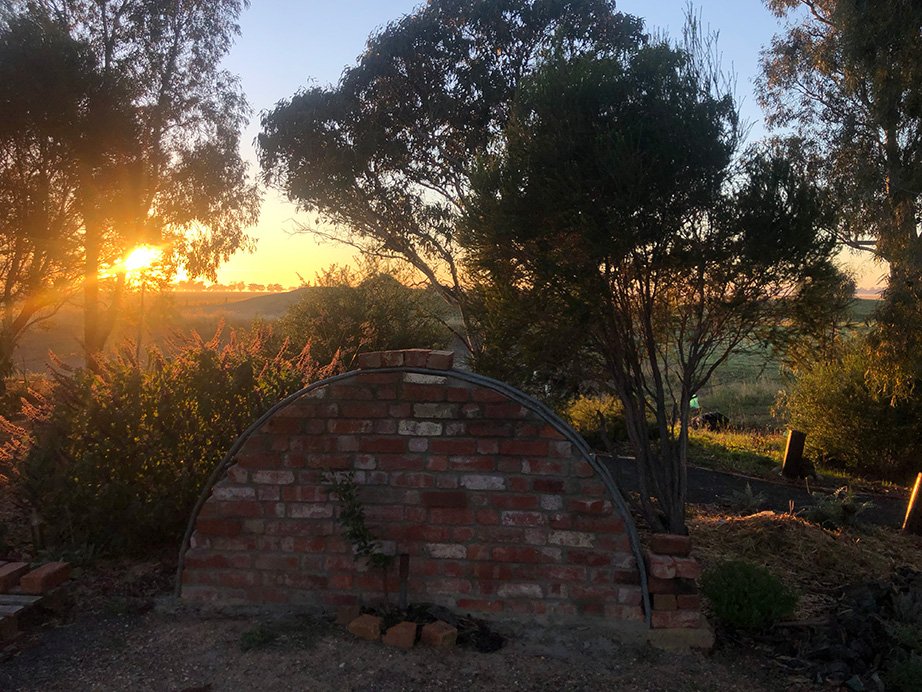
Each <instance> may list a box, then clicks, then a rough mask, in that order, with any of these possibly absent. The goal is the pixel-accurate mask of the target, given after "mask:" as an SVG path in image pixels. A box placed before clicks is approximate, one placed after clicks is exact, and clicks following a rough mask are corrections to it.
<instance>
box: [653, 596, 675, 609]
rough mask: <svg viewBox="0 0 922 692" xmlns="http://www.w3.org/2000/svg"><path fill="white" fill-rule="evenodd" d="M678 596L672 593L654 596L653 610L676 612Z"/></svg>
mask: <svg viewBox="0 0 922 692" xmlns="http://www.w3.org/2000/svg"><path fill="white" fill-rule="evenodd" d="M677 608H678V605H677V604H676V596H675V594H671V593H657V594H653V610H676V609H677Z"/></svg>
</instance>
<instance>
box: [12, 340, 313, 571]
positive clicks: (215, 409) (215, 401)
mask: <svg viewBox="0 0 922 692" xmlns="http://www.w3.org/2000/svg"><path fill="white" fill-rule="evenodd" d="M219 336H220V335H219V334H216V335H215V337H214V338H213V339H212V340H211V341H208V342H205V341H203V340H202V339H201V338H195V339H193V340H191V341H189V342H187V343H185V344H182V345H179V346H178V347H177V351H176V354H175V355H174V356H172V357H164V356H163V355H161V354H160V353H159V352H155V351H152V352H151V353H150V358H149V365H147V366H146V367H141V366H139V365H138V363H137V362H136V361H135V360H134V358H133V356H132V355H131V352H130V351H131V350H130V349H126V350H125V351H123V352H121V353H119V354H117V355H114V356H111V357H107V358H104V359H101V360H100V362H99V367H98V370H97V372H91V371H88V370H77V371H73V372H71V373H64V374H59V375H58V377H57V382H56V385H55V387H54V389H53V390H52V392H51V393H50V394H49V395H48V396H46V397H41V398H40V399H39V400H38V401H37V403H35V404H34V405H30V406H29V407H28V408H27V410H26V411H25V413H26V415H27V417H28V419H29V422H28V424H26V425H24V426H21V427H19V428H17V429H16V430H17V431H18V432H14V434H12V435H11V438H10V440H9V441H8V442H7V443H6V444H5V445H4V447H3V450H2V451H3V452H4V454H3V456H4V457H5V460H4V461H5V463H4V465H3V468H2V471H3V473H4V474H5V475H6V476H8V477H9V478H10V479H11V480H12V482H13V483H14V487H15V489H16V491H17V492H18V494H19V496H20V497H21V498H22V499H23V500H24V501H25V502H26V503H27V504H28V505H30V506H31V507H32V508H34V509H36V510H37V511H38V513H39V514H40V516H41V517H42V519H43V520H44V522H45V526H46V534H45V537H46V540H47V541H48V542H50V543H51V544H52V545H55V546H59V547H74V546H82V547H84V548H86V547H92V549H93V551H95V552H103V553H109V554H136V553H142V552H145V551H149V550H151V549H154V548H156V547H157V546H162V545H164V544H168V543H175V542H176V541H177V540H178V539H179V537H180V536H181V535H182V531H183V529H184V528H185V523H186V521H188V518H189V513H190V511H191V509H192V506H193V504H194V503H195V500H196V498H197V497H198V495H199V493H200V491H201V489H202V486H203V485H204V483H205V480H206V479H207V478H208V475H209V474H210V473H211V471H212V470H213V469H214V468H215V466H216V465H217V464H218V463H219V462H220V461H221V459H222V458H223V456H224V455H225V453H226V452H227V450H228V449H229V448H230V446H231V445H232V444H233V443H234V441H235V440H236V438H237V437H238V436H239V435H240V433H241V432H243V430H245V429H246V428H247V427H248V426H249V425H250V424H252V423H253V422H254V421H255V420H256V419H257V418H258V417H259V416H260V415H261V414H262V413H263V412H265V411H266V410H267V409H268V408H269V407H271V406H272V405H273V404H275V403H276V402H277V401H279V400H280V399H282V398H283V397H284V396H286V395H287V394H290V393H292V392H294V391H296V390H297V389H299V388H300V387H301V386H302V385H303V384H304V383H305V382H306V381H309V380H311V379H315V378H317V377H319V376H322V375H323V374H325V371H323V370H322V369H320V368H318V367H317V366H316V364H315V363H313V361H311V360H310V358H309V357H308V356H307V355H306V354H305V355H302V356H301V357H299V358H297V359H291V358H286V357H283V356H280V355H278V354H274V353H272V352H271V351H267V350H266V348H265V339H264V337H265V335H264V334H260V333H258V332H257V333H252V334H249V335H248V336H247V337H245V338H238V337H237V336H236V335H234V334H232V335H231V338H230V340H229V342H228V343H227V344H226V345H224V346H221V345H219V344H220V338H219ZM7 427H8V428H10V429H12V428H14V427H15V426H10V425H9V424H7Z"/></svg>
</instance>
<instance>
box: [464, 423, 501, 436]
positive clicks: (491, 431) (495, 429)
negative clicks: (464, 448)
mask: <svg viewBox="0 0 922 692" xmlns="http://www.w3.org/2000/svg"><path fill="white" fill-rule="evenodd" d="M467 431H468V433H470V434H471V435H473V436H474V437H509V436H510V435H512V426H511V425H509V424H508V423H497V422H495V421H483V422H471V423H468V424H467Z"/></svg>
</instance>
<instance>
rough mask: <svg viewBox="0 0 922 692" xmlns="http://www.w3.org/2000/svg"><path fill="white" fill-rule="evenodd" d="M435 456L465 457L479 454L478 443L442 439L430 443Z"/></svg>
mask: <svg viewBox="0 0 922 692" xmlns="http://www.w3.org/2000/svg"><path fill="white" fill-rule="evenodd" d="M429 450H430V451H431V452H432V453H433V454H446V455H464V454H475V453H476V452H477V441H476V440H473V439H466V438H465V439H452V438H442V439H435V440H432V441H430V442H429Z"/></svg>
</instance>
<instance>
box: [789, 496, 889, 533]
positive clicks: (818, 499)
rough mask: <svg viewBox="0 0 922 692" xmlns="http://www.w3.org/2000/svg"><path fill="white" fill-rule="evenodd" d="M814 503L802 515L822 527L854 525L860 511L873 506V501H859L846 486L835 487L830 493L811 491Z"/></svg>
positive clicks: (831, 527)
mask: <svg viewBox="0 0 922 692" xmlns="http://www.w3.org/2000/svg"><path fill="white" fill-rule="evenodd" d="M813 498H814V500H815V504H814V505H813V506H812V507H808V508H807V509H806V511H805V512H804V516H805V517H806V519H807V520H808V521H812V522H813V523H815V524H819V525H820V526H822V527H823V528H824V529H840V528H844V527H846V526H855V525H856V524H857V523H858V521H859V519H858V517H859V516H860V515H861V513H862V512H864V511H865V510H867V509H869V508H871V507H873V506H874V503H873V502H859V501H858V500H857V499H856V498H855V494H854V493H853V492H852V491H851V490H850V489H849V488H848V487H842V488H837V489H836V490H835V491H834V492H833V493H832V494H831V495H827V494H826V493H813Z"/></svg>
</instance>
